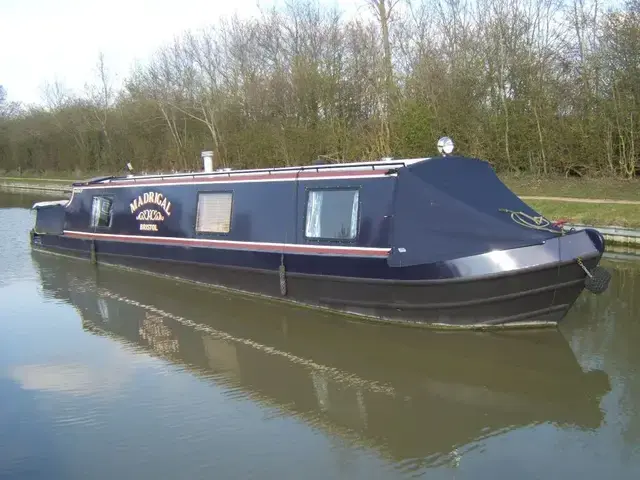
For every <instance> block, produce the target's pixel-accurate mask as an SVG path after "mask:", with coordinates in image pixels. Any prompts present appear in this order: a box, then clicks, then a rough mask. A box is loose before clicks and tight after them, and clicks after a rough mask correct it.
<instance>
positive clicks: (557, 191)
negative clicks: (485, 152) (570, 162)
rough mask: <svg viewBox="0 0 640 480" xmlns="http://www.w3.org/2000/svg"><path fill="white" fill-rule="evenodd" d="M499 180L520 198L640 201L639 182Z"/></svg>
mask: <svg viewBox="0 0 640 480" xmlns="http://www.w3.org/2000/svg"><path fill="white" fill-rule="evenodd" d="M500 179H501V180H502V181H503V182H504V183H505V184H506V185H507V186H508V187H509V188H510V189H511V190H513V191H514V192H515V193H517V194H518V195H520V196H532V197H538V196H539V197H570V198H587V199H608V200H635V201H640V179H635V180H623V179H620V178H610V177H588V178H577V177H568V178H567V177H562V176H557V177H538V176H533V175H500Z"/></svg>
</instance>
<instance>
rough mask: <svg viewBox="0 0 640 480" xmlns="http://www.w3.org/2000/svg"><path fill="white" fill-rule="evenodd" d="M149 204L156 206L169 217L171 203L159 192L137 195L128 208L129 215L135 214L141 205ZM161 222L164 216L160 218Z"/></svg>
mask: <svg viewBox="0 0 640 480" xmlns="http://www.w3.org/2000/svg"><path fill="white" fill-rule="evenodd" d="M149 204H152V205H157V206H158V207H160V208H161V209H162V210H163V211H164V214H165V215H167V216H170V215H171V202H170V201H169V200H167V198H166V197H165V196H164V195H163V194H162V193H160V192H145V193H143V194H142V195H139V196H138V198H135V199H133V201H132V202H131V203H130V204H129V208H130V210H131V213H135V212H136V211H137V210H138V209H140V208H141V207H142V206H143V205H149ZM136 218H137V217H136ZM162 220H164V216H162Z"/></svg>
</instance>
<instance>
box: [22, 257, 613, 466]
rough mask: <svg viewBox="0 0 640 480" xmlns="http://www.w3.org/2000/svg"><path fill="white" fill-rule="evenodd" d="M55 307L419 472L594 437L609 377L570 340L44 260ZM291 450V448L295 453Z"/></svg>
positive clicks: (101, 331)
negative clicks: (553, 434) (489, 447)
mask: <svg viewBox="0 0 640 480" xmlns="http://www.w3.org/2000/svg"><path fill="white" fill-rule="evenodd" d="M32 257H33V259H34V261H35V264H36V266H37V268H38V269H39V272H40V276H41V281H42V286H43V289H44V290H45V294H47V295H49V296H52V297H55V298H57V299H61V300H64V301H65V302H69V303H70V304H72V305H73V306H74V307H76V309H77V310H78V311H79V312H80V315H81V317H82V325H83V328H84V329H85V330H87V331H90V332H92V333H95V334H98V335H108V336H110V337H111V338H114V339H116V340H117V341H119V342H126V343H130V344H133V345H135V346H136V348H139V349H141V350H142V351H145V352H147V353H150V354H152V355H156V356H159V357H161V358H164V359H167V360H169V361H170V362H172V363H174V364H176V365H178V366H180V367H182V368H184V367H186V368H188V369H189V370H190V371H191V372H193V373H194V374H196V375H199V376H201V377H203V378H205V379H206V381H210V382H213V383H215V384H218V385H221V386H223V387H227V388H233V391H234V395H237V394H238V393H239V392H241V393H242V395H244V396H245V397H248V398H251V399H252V400H253V401H255V402H258V403H259V404H262V405H266V406H269V407H276V408H277V409H279V410H280V411H282V412H283V415H289V416H293V417H297V418H298V419H301V420H304V421H305V422H308V423H310V424H312V425H313V426H314V427H322V428H323V429H324V430H325V431H326V432H329V433H330V434H331V435H340V436H345V437H346V438H348V439H349V440H350V441H353V442H354V443H361V444H365V445H367V446H369V447H373V448H375V449H377V451H379V452H380V453H381V454H383V455H384V456H386V457H387V458H389V459H391V460H392V461H394V462H403V463H404V465H405V466H407V467H408V468H413V467H415V468H424V467H425V466H427V465H436V464H440V463H443V462H447V461H449V460H450V459H452V458H453V457H452V456H453V455H454V452H456V451H457V450H458V449H460V448H463V447H464V446H465V445H468V444H470V443H471V442H476V441H478V440H481V439H483V438H487V437H490V436H493V435H497V434H501V433H504V432H505V431H509V430H512V429H518V428H523V427H526V426H532V425H536V424H541V423H552V424H554V425H556V426H558V427H559V428H562V427H563V426H570V427H572V428H578V429H595V428H597V427H598V426H599V425H600V424H601V422H602V420H603V413H602V411H601V410H600V405H599V402H600V398H601V397H602V396H603V395H604V394H605V393H607V392H608V391H609V388H610V387H609V381H608V377H607V375H606V374H605V373H604V372H601V371H591V372H583V371H582V369H581V368H580V366H579V364H578V362H577V361H576V359H575V357H574V355H573V352H572V351H571V349H570V348H569V345H568V343H567V341H566V340H565V338H564V337H563V336H562V335H561V333H560V332H558V331H538V332H535V331H532V332H517V333H516V332H502V333H488V332H485V333H480V332H448V333H446V332H433V331H416V330H415V329H412V328H397V327H388V326H381V325H371V324H363V323H360V322H354V323H349V322H345V321H344V319H343V318H341V317H339V318H337V319H336V318H335V317H334V316H333V315H331V314H325V313H319V312H316V311H309V310H306V309H303V308H295V307H291V306H288V305H287V306H283V305H279V304H277V303H275V302H274V303H271V302H266V301H264V300H257V299H253V298H244V297H239V296H237V295H224V294H221V293H218V292H212V291H210V290H206V289H205V288H202V287H199V286H196V285H187V284H184V283H180V282H172V281H170V280H167V279H158V278H154V277H152V276H150V275H145V274H141V273H135V272H123V271H120V270H117V269H112V268H108V267H104V266H99V267H97V268H96V267H93V266H91V265H90V264H89V263H88V262H84V261H79V260H73V259H68V258H64V257H58V256H52V255H49V254H46V253H41V252H37V251H34V252H32ZM292 441H293V440H292Z"/></svg>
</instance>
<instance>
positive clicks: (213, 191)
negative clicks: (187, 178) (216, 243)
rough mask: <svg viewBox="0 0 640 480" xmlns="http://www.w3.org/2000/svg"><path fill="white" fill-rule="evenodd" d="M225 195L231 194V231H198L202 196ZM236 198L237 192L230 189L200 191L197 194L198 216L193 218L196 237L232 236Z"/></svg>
mask: <svg viewBox="0 0 640 480" xmlns="http://www.w3.org/2000/svg"><path fill="white" fill-rule="evenodd" d="M225 193H230V194H231V208H230V209H229V231H228V232H204V231H200V230H198V214H199V211H200V210H199V205H200V196H201V195H211V194H214V195H215V194H225ZM234 198H235V192H234V190H233V189H229V190H198V193H197V194H196V214H195V216H194V218H193V231H194V232H195V234H196V235H216V236H223V237H226V236H228V235H230V234H231V232H232V231H233V211H234V204H235V202H234Z"/></svg>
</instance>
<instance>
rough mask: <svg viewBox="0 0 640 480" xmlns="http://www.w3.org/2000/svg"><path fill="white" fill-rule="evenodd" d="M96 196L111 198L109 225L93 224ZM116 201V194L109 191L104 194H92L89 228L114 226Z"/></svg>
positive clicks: (97, 228) (102, 228)
mask: <svg viewBox="0 0 640 480" xmlns="http://www.w3.org/2000/svg"><path fill="white" fill-rule="evenodd" d="M96 198H108V199H109V200H111V206H110V207H109V225H107V226H103V225H95V226H94V225H91V224H92V223H93V222H92V220H93V202H94V201H95V199H96ZM115 203H116V199H115V195H113V194H110V193H107V194H104V195H99V194H98V195H92V196H91V205H90V207H89V228H92V229H93V230H94V231H95V230H109V229H110V228H111V227H112V226H113V217H114V214H113V213H114V210H115Z"/></svg>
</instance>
